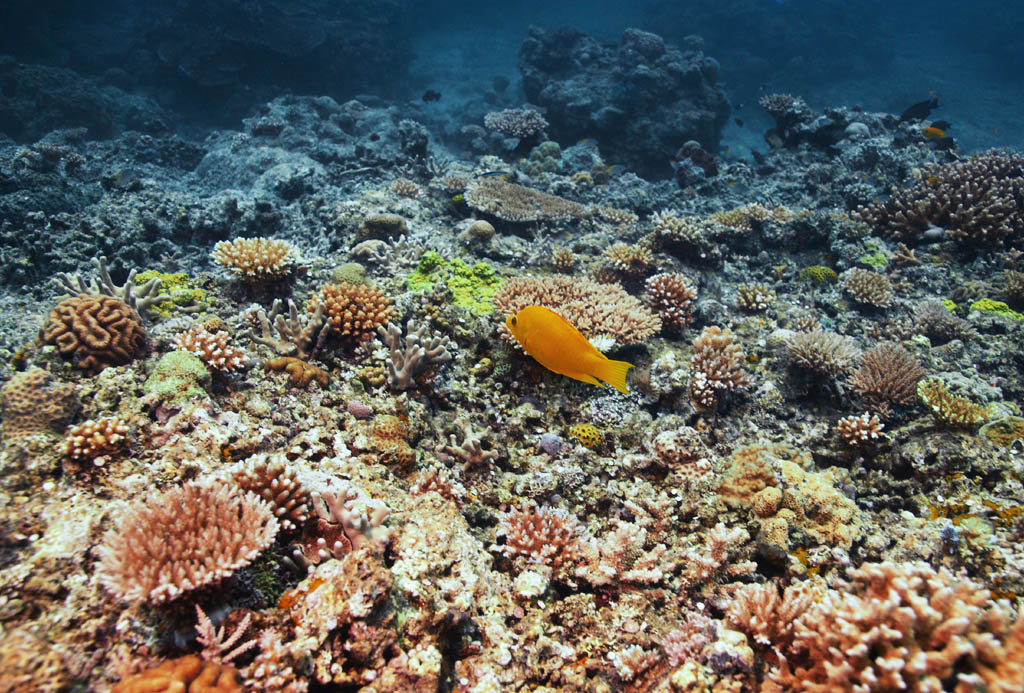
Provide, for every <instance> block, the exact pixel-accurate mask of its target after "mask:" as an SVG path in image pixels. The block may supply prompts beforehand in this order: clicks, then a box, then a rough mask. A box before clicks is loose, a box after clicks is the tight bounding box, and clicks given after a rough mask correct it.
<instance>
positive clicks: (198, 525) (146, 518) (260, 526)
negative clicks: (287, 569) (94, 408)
mask: <svg viewBox="0 0 1024 693" xmlns="http://www.w3.org/2000/svg"><path fill="white" fill-rule="evenodd" d="M277 530H278V522H277V520H276V519H275V518H274V515H273V511H272V510H271V508H270V506H269V505H268V504H267V503H265V502H264V501H263V500H261V499H260V498H259V497H258V496H256V495H255V494H253V493H239V491H238V489H237V487H235V486H234V485H233V484H225V483H223V482H219V481H216V480H209V481H205V482H190V483H187V484H185V485H183V486H178V487H175V488H171V489H168V490H167V491H164V492H163V493H160V494H156V495H155V496H153V497H151V498H144V499H140V500H138V501H136V502H134V503H133V504H131V505H130V506H128V507H126V508H125V509H124V510H123V511H122V512H121V514H120V517H119V518H118V520H117V521H116V526H115V527H113V528H112V529H110V530H109V531H108V532H107V533H106V534H104V535H103V539H102V541H101V543H100V546H99V548H98V549H97V554H98V555H99V561H98V562H97V564H96V575H97V577H98V578H99V580H100V582H101V583H102V584H103V585H104V586H105V587H106V588H107V589H108V590H110V592H111V593H113V594H114V595H115V596H117V597H118V598H120V599H123V600H125V601H128V602H148V603H151V604H160V603H163V602H166V601H170V600H172V599H176V598H177V597H179V596H181V595H182V594H184V593H185V592H188V591H191V590H194V589H197V588H199V587H204V586H206V585H211V584H214V583H217V582H219V581H220V580H221V579H223V578H225V577H227V576H228V575H231V573H233V572H234V571H235V570H237V569H238V568H241V567H242V566H244V565H247V564H248V563H249V562H250V561H252V559H253V558H255V557H256V554H258V553H259V552H260V551H262V550H263V549H265V548H266V547H267V546H269V545H270V542H271V541H273V539H274V537H275V536H276V535H277Z"/></svg>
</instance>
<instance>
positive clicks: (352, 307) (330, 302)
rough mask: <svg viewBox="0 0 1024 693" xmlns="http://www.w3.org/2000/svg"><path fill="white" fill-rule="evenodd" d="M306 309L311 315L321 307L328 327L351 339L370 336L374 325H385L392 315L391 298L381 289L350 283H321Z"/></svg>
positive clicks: (365, 338)
mask: <svg viewBox="0 0 1024 693" xmlns="http://www.w3.org/2000/svg"><path fill="white" fill-rule="evenodd" d="M321 304H323V308H322V309H321V308H320V305H321ZM307 309H308V310H309V312H310V313H313V314H314V315H315V314H316V313H317V311H319V310H323V313H324V317H325V319H326V321H327V329H329V330H331V331H332V332H333V333H335V334H337V335H339V336H340V337H341V338H342V339H343V340H345V341H352V342H365V341H366V340H368V339H370V338H372V337H373V335H374V333H375V332H376V331H377V328H379V327H382V326H383V325H386V324H387V323H388V321H390V320H391V318H392V317H393V316H394V314H395V308H394V306H393V305H392V303H391V299H390V298H388V297H387V296H386V295H384V292H383V291H381V290H380V289H378V288H376V287H373V286H365V285H363V284H351V283H349V282H341V283H340V284H326V285H324V287H323V288H322V289H320V295H319V296H314V297H313V298H311V299H310V300H309V304H308V306H307Z"/></svg>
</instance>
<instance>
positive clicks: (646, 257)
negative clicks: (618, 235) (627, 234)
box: [604, 243, 654, 277]
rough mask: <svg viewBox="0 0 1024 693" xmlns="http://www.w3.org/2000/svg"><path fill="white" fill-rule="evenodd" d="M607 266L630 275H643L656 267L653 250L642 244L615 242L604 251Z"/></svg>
mask: <svg viewBox="0 0 1024 693" xmlns="http://www.w3.org/2000/svg"><path fill="white" fill-rule="evenodd" d="M604 259H605V262H606V263H607V266H608V267H610V268H611V269H612V270H613V271H615V272H618V273H620V274H624V275H626V276H630V277H636V276H643V275H645V274H647V273H648V272H650V271H651V270H652V269H653V267H654V257H653V256H652V255H651V251H650V250H648V249H647V248H645V247H643V246H641V245H630V244H628V243H615V244H613V245H611V246H609V247H608V248H606V249H605V251H604Z"/></svg>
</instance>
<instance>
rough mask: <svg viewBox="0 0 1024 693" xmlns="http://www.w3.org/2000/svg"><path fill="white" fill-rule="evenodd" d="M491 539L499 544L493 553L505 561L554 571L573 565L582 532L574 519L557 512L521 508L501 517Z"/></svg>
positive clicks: (562, 512)
mask: <svg viewBox="0 0 1024 693" xmlns="http://www.w3.org/2000/svg"><path fill="white" fill-rule="evenodd" d="M495 538H496V539H499V540H502V542H501V543H499V544H496V545H495V550H496V551H498V552H499V553H501V554H502V555H503V556H505V558H508V559H510V560H511V559H515V558H517V557H518V558H522V559H524V560H525V562H526V563H527V564H539V565H546V566H549V567H551V568H553V569H555V570H558V569H559V568H561V567H562V566H568V565H572V564H574V563H575V562H576V559H577V558H578V556H579V552H580V551H581V549H582V546H581V540H582V538H583V529H582V527H581V526H580V524H579V521H578V520H577V519H576V516H575V515H572V514H570V513H568V512H566V511H565V510H562V509H561V508H548V507H541V508H538V507H536V506H534V507H524V508H522V509H518V508H516V509H512V510H510V511H509V512H507V513H505V514H503V515H502V516H501V518H500V519H499V520H498V531H497V532H496V533H495Z"/></svg>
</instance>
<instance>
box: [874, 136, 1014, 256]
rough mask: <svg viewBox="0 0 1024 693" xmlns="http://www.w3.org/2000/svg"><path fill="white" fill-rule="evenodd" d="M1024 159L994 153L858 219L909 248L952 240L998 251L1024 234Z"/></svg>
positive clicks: (895, 193)
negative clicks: (923, 242) (938, 239)
mask: <svg viewBox="0 0 1024 693" xmlns="http://www.w3.org/2000/svg"><path fill="white" fill-rule="evenodd" d="M1022 167H1024V156H1022V155H1020V154H1016V153H1011V152H1000V151H994V150H993V151H989V152H985V153H983V154H978V155H976V156H973V157H971V158H970V159H969V160H961V161H956V162H953V163H949V164H943V165H941V166H938V167H936V168H933V169H930V170H927V171H924V172H923V173H922V175H921V177H920V179H919V180H918V181H917V182H916V183H914V184H913V185H912V186H910V187H909V188H904V189H902V190H898V189H896V188H893V190H892V194H891V195H890V196H889V198H888V199H887V200H885V201H879V202H874V203H872V204H870V205H867V206H864V207H860V208H859V209H857V210H856V211H855V212H854V216H855V217H856V218H858V219H860V220H861V221H864V222H867V223H868V224H871V226H873V227H874V228H875V229H876V230H877V231H878V232H879V233H881V234H883V235H885V236H888V237H891V238H896V239H898V240H901V241H905V242H912V241H919V240H922V239H925V238H929V237H935V236H938V237H942V236H948V237H950V238H954V239H956V240H958V241H961V242H963V243H968V244H973V245H997V244H1000V243H1003V242H1004V241H1005V240H1007V239H1010V238H1013V237H1015V236H1018V235H1019V234H1021V232H1024V172H1022Z"/></svg>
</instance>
